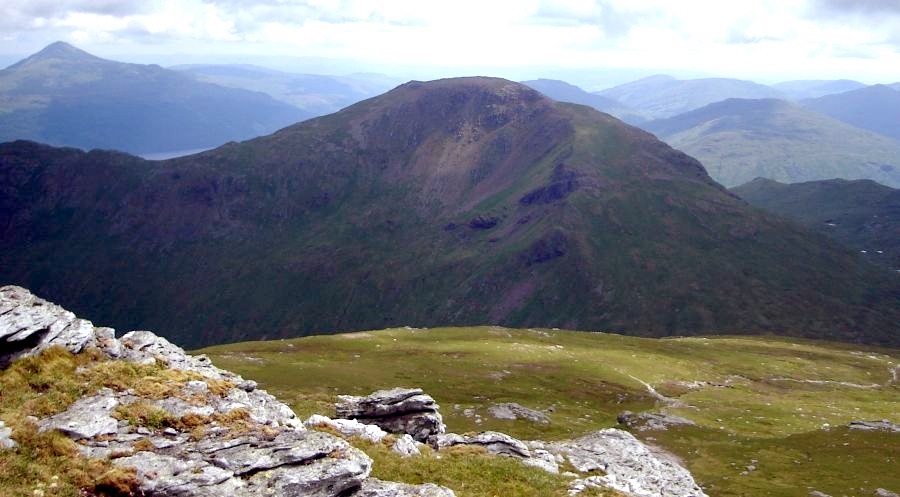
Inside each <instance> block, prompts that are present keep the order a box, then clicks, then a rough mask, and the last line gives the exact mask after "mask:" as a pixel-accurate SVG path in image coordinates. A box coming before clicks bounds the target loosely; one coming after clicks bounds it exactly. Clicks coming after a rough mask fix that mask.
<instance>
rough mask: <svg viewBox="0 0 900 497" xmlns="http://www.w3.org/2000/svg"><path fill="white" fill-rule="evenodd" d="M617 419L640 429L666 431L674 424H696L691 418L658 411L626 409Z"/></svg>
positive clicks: (634, 428)
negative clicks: (634, 411)
mask: <svg viewBox="0 0 900 497" xmlns="http://www.w3.org/2000/svg"><path fill="white" fill-rule="evenodd" d="M617 419H618V421H619V424H621V425H624V426H626V427H628V428H630V429H633V430H638V431H666V430H668V429H669V428H670V427H672V426H695V424H694V422H693V421H691V420H690V419H687V418H682V417H681V416H673V415H670V414H663V413H658V412H641V413H633V412H631V411H624V412H622V414H619V416H618V417H617Z"/></svg>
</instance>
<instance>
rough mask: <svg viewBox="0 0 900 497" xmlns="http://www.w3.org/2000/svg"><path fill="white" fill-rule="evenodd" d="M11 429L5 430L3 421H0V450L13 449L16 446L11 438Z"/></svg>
mask: <svg viewBox="0 0 900 497" xmlns="http://www.w3.org/2000/svg"><path fill="white" fill-rule="evenodd" d="M11 437H12V429H11V428H7V427H6V424H5V423H4V422H3V421H0V449H14V448H16V446H17V445H18V444H16V441H15V440H13V439H12V438H11Z"/></svg>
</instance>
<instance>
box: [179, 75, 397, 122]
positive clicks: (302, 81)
mask: <svg viewBox="0 0 900 497" xmlns="http://www.w3.org/2000/svg"><path fill="white" fill-rule="evenodd" d="M171 69H174V70H178V71H181V72H183V73H186V74H190V75H192V76H193V77H195V78H196V79H198V80H200V81H205V82H207V83H214V84H217V85H221V86H226V87H229V88H243V89H245V90H252V91H257V92H262V93H266V94H268V95H270V96H272V97H274V98H275V99H277V100H280V101H282V102H285V103H289V104H291V105H293V106H295V107H297V108H299V109H302V110H303V111H305V112H307V113H309V114H310V115H315V116H320V115H323V114H330V113H332V112H335V111H337V110H340V109H342V108H344V107H346V106H348V105H350V104H354V103H356V102H359V101H360V100H364V99H366V98H369V97H374V96H375V95H378V94H380V93H384V92H385V91H387V90H389V89H391V88H393V87H394V86H396V84H397V82H395V81H393V80H391V79H390V78H388V77H386V76H382V75H378V74H357V75H350V76H322V75H317V74H295V73H289V72H282V71H276V70H273V69H268V68H264V67H258V66H253V65H186V66H173V67H172V68H171Z"/></svg>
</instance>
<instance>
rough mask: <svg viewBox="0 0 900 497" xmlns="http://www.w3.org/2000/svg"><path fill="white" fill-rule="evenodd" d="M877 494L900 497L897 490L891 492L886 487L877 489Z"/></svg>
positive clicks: (881, 496)
mask: <svg viewBox="0 0 900 497" xmlns="http://www.w3.org/2000/svg"><path fill="white" fill-rule="evenodd" d="M875 495H877V496H878V497H900V495H897V493H896V492H891V491H890V490H887V489H885V488H879V489H877V490H875Z"/></svg>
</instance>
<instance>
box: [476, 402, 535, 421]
mask: <svg viewBox="0 0 900 497" xmlns="http://www.w3.org/2000/svg"><path fill="white" fill-rule="evenodd" d="M488 414H490V415H491V416H493V417H494V418H496V419H509V420H516V419H526V420H528V421H531V422H533V423H541V424H548V423H550V418H549V417H548V416H547V415H546V414H545V413H543V412H541V411H535V410H534V409H529V408H527V407H525V406H522V405H520V404H517V403H515V402H506V403H502V404H494V405H492V406H491V407H488Z"/></svg>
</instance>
